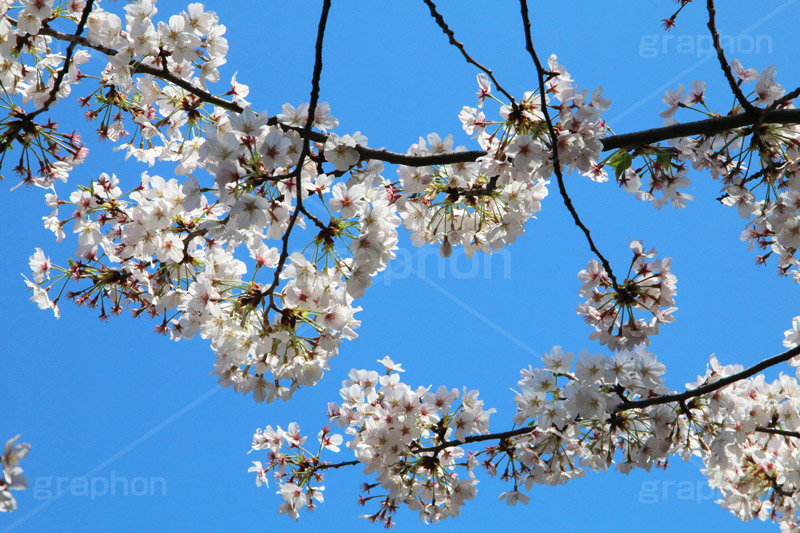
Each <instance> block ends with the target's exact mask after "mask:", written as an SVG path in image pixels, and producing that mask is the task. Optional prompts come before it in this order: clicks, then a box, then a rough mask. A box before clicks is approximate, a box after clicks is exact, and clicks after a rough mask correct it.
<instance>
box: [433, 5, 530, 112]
mask: <svg viewBox="0 0 800 533" xmlns="http://www.w3.org/2000/svg"><path fill="white" fill-rule="evenodd" d="M423 2H425V4H426V5H427V6H428V9H430V11H431V15H432V16H433V18H434V20H436V24H438V25H439V27H440V28H441V29H442V31H443V32H444V34H445V35H447V37H448V38H449V39H450V44H452V45H453V46H455V47H456V48H458V50H459V51H460V52H461V55H462V56H464V59H466V60H467V63H470V64H472V65H475V66H476V67H478V68H479V69H481V70H482V71H483V72H485V73H486V75H487V76H489V78H490V79H491V80H492V83H494V85H495V87H497V90H498V91H500V92H501V93H503V95H504V96H505V97H506V98H508V99H509V101H510V102H511V107H514V106H515V105H516V102H515V100H514V97H513V96H511V95H510V94H509V93H508V92H507V91H506V90H505V89H503V86H502V85H500V82H498V81H497V79H495V77H494V74H493V73H492V69H490V68H487V67H485V66H483V65H481V64H480V63H478V62H477V61H475V60H474V59H473V58H472V56H470V55H469V54H468V53H467V51H466V49H465V48H464V43H462V42H459V41H457V40H456V35H455V33H453V30H451V29H450V27H449V26H448V25H447V23H446V22H445V21H444V17H442V15H441V14H440V13H439V12H438V11H437V10H436V4H434V3H433V2H432V1H431V0H423Z"/></svg>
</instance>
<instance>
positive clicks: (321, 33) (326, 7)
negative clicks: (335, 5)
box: [262, 0, 331, 308]
mask: <svg viewBox="0 0 800 533" xmlns="http://www.w3.org/2000/svg"><path fill="white" fill-rule="evenodd" d="M330 8H331V0H324V2H323V3H322V13H321V14H320V17H319V26H318V28H317V42H316V45H315V50H316V54H315V58H314V74H313V75H312V77H311V100H310V102H309V104H308V117H306V125H305V127H304V128H303V149H302V150H301V151H300V158H299V159H298V161H297V168H298V169H299V170H298V173H297V181H296V186H297V188H296V191H297V193H296V196H297V206H296V207H295V210H294V212H293V213H292V216H291V218H290V219H289V225H288V226H287V227H286V232H285V233H284V234H283V248H282V250H281V255H280V258H279V259H278V265H277V266H276V267H275V277H274V278H273V280H272V284H271V285H270V286H269V288H267V290H266V291H264V292H263V293H262V294H263V295H267V294H269V306H270V307H271V308H275V302H274V292H275V289H276V288H277V286H278V283H280V275H281V273H282V272H283V267H284V265H285V264H286V259H287V258H288V257H289V236H290V235H291V233H292V228H293V227H294V224H295V222H296V221H297V217H298V216H300V212H301V210H302V209H303V194H302V192H303V191H302V183H301V182H302V177H303V170H302V169H303V163H305V159H306V157H307V156H308V153H309V150H310V144H311V143H310V139H309V133H310V132H311V127H312V126H313V124H314V115H315V114H316V110H317V101H318V100H319V81H320V78H321V77H322V42H323V39H324V37H325V25H326V24H327V22H328V12H329V11H330Z"/></svg>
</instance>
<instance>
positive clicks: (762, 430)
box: [756, 428, 800, 439]
mask: <svg viewBox="0 0 800 533" xmlns="http://www.w3.org/2000/svg"><path fill="white" fill-rule="evenodd" d="M756 431H757V432H758V433H769V434H770V435H783V436H784V437H794V438H796V439H800V433H798V432H797V431H788V430H786V429H777V428H756Z"/></svg>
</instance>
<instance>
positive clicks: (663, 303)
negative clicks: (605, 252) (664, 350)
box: [577, 241, 677, 350]
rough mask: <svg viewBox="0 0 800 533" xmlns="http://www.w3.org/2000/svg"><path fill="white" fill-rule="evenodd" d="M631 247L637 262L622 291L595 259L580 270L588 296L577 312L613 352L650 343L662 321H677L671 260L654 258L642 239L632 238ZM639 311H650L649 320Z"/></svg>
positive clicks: (583, 290)
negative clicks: (633, 239)
mask: <svg viewBox="0 0 800 533" xmlns="http://www.w3.org/2000/svg"><path fill="white" fill-rule="evenodd" d="M630 247H631V251H633V260H632V261H631V266H630V268H629V269H628V279H626V280H625V281H623V282H622V284H621V286H619V288H618V289H617V288H615V287H614V286H613V284H612V281H611V280H610V278H609V275H608V272H606V270H605V268H604V267H603V265H602V263H600V261H598V260H596V259H592V260H591V261H589V264H588V265H587V266H586V269H585V270H581V271H580V272H579V273H578V279H580V280H581V281H582V282H583V285H581V288H580V292H579V294H580V296H581V297H582V298H586V302H585V303H582V304H581V305H580V306H579V307H578V309H577V311H578V314H579V315H582V316H583V317H584V320H586V323H587V324H590V325H592V326H594V328H595V331H594V332H593V333H592V334H591V335H590V336H589V338H590V339H592V340H598V341H600V344H603V345H608V347H609V349H611V350H621V349H631V348H633V347H634V346H636V345H638V344H645V345H648V344H650V339H649V337H650V336H651V335H657V334H658V329H659V326H660V325H661V324H664V323H668V322H672V321H674V320H675V318H674V317H673V316H672V313H673V312H674V311H675V310H677V308H676V307H674V304H675V298H674V297H675V293H676V289H675V284H676V283H677V279H676V278H675V276H674V275H673V274H672V272H671V271H670V264H671V263H672V258H670V257H665V258H664V259H654V258H655V256H656V253H657V252H656V249H655V248H653V249H651V250H647V251H646V250H645V249H644V246H643V244H642V242H641V241H633V242H631V244H630ZM637 311H639V312H641V311H646V312H647V313H648V314H649V315H651V318H650V319H649V320H648V319H645V318H641V317H638V316H637V315H636V313H635V312H637Z"/></svg>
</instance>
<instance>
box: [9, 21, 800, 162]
mask: <svg viewBox="0 0 800 533" xmlns="http://www.w3.org/2000/svg"><path fill="white" fill-rule="evenodd" d="M6 18H7V19H8V20H9V22H11V24H14V25H16V21H15V20H14V19H11V18H10V17H6ZM39 33H40V35H46V36H49V37H53V38H56V39H59V40H64V41H68V42H71V43H72V42H74V43H77V44H80V45H81V46H85V47H87V48H91V49H93V50H97V51H99V52H102V53H104V54H106V55H116V53H117V51H116V50H113V49H111V48H107V47H104V46H99V45H94V44H91V43H90V42H89V41H88V39H86V38H85V37H81V36H76V35H72V34H69V33H63V32H59V31H56V30H53V29H52V28H48V27H44V28H42V30H41V31H40V32H39ZM135 68H136V72H141V73H143V74H150V75H152V76H156V77H158V78H160V79H163V80H164V81H167V82H170V83H173V84H175V85H177V86H178V87H181V88H182V89H184V90H186V91H188V92H190V93H192V94H194V95H195V96H197V97H198V98H200V99H201V100H202V101H204V102H207V103H210V104H212V105H216V106H218V107H221V108H223V109H227V110H228V111H232V112H234V113H241V112H242V111H243V109H242V107H241V106H240V105H239V104H237V103H236V102H231V101H229V100H225V99H223V98H219V97H217V96H214V95H212V94H211V93H209V92H208V91H205V90H203V89H201V88H199V87H195V86H194V85H192V84H191V83H189V82H188V81H186V80H183V79H181V78H178V77H176V76H174V75H173V74H172V73H170V72H167V71H164V70H163V69H159V68H155V67H151V66H148V65H143V64H139V65H137V66H135ZM798 95H800V88H798V89H796V90H795V91H792V92H791V93H789V94H787V95H785V96H784V97H783V98H782V99H781V100H778V101H776V104H777V103H778V102H780V104H783V103H786V102H788V101H789V100H791V99H793V98H796V97H797V96H798ZM774 105H775V104H773V106H774ZM754 109H755V110H756V111H758V116H757V115H756V114H747V113H739V114H736V115H726V116H720V117H714V118H708V119H703V120H697V121H694V122H684V123H679V124H673V125H671V126H664V127H659V128H652V129H647V130H641V131H635V132H631V133H624V134H619V135H612V136H609V137H605V138H604V139H600V142H601V143H602V144H603V151H604V152H607V151H609V150H617V149H619V148H637V147H640V146H645V145H648V144H653V143H656V142H661V141H666V140H669V139H675V138H678V137H690V136H694V135H715V134H718V133H722V132H725V131H730V130H733V129H736V128H743V127H747V126H753V125H755V124H800V109H773V108H772V106H770V108H768V109H765V110H763V109H759V108H754ZM759 116H760V120H759ZM268 124H270V125H273V126H274V125H277V124H278V119H277V118H276V117H271V118H270V119H269V121H268ZM281 126H282V127H284V128H286V129H294V130H295V131H298V132H302V129H301V128H292V127H289V126H286V125H281ZM308 137H309V138H310V139H311V140H312V141H314V142H322V143H324V142H325V141H326V140H327V136H326V135H324V134H322V133H320V132H314V131H312V132H310V133H309V134H308ZM356 150H358V153H359V155H360V156H361V159H362V160H369V159H374V160H378V161H383V162H385V163H390V164H396V165H406V166H412V167H421V166H431V165H451V164H457V163H469V162H473V161H475V160H477V159H478V158H479V157H481V156H484V155H486V152H484V151H482V150H472V151H465V152H449V153H446V154H431V155H421V156H420V155H409V154H405V153H399V152H392V151H389V150H386V149H385V148H369V147H366V146H361V145H358V146H356Z"/></svg>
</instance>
